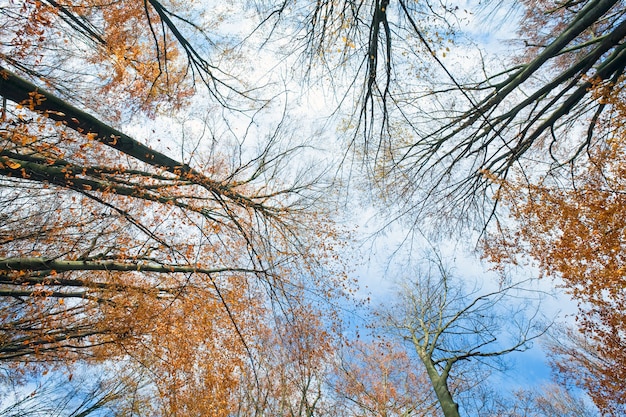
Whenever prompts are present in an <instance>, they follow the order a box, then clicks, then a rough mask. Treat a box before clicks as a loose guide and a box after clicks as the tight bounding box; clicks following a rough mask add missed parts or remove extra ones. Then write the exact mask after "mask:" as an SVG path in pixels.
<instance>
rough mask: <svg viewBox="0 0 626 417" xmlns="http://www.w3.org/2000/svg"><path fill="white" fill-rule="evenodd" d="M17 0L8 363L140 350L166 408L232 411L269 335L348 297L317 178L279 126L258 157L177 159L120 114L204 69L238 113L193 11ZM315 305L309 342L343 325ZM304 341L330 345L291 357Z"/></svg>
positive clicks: (1, 203) (0, 347)
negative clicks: (128, 126)
mask: <svg viewBox="0 0 626 417" xmlns="http://www.w3.org/2000/svg"><path fill="white" fill-rule="evenodd" d="M3 6H4V4H3ZM6 6H7V7H2V9H1V11H0V13H1V14H2V15H3V16H5V17H10V18H11V19H4V20H3V23H2V26H1V27H0V39H2V41H1V48H2V49H1V50H0V58H1V59H2V68H1V69H0V72H1V74H0V95H1V96H2V97H4V100H3V102H4V103H3V112H2V120H1V123H2V124H1V127H0V141H1V142H2V144H1V149H2V150H1V151H0V152H1V154H2V155H1V156H0V184H1V189H0V212H1V215H0V236H1V237H0V364H1V366H2V368H3V369H4V370H5V371H6V372H7V373H8V375H10V377H11V378H19V376H20V375H25V374H26V372H29V371H32V372H42V371H45V370H46V369H47V368H53V367H56V366H61V364H64V365H68V364H69V365H70V366H71V364H72V363H74V362H75V361H78V360H81V361H86V362H87V363H90V362H103V361H106V360H108V359H113V358H115V359H120V360H128V361H131V362H132V363H134V364H135V365H136V366H140V367H142V368H144V369H147V370H149V375H150V376H151V377H152V379H151V384H152V385H151V389H152V392H153V393H154V394H155V395H154V404H153V405H154V409H155V410H156V412H158V413H161V414H163V415H172V414H176V415H215V416H218V415H232V413H234V412H235V410H236V409H237V407H238V403H237V402H236V400H235V398H238V395H239V392H240V390H241V388H242V387H243V386H247V387H251V384H249V381H250V380H252V381H254V382H255V384H254V385H252V387H251V388H250V389H252V388H254V387H256V388H255V389H259V390H260V389H262V387H263V386H262V384H261V382H262V381H261V379H260V377H261V375H260V370H259V369H258V367H259V366H260V365H261V364H262V363H263V361H262V359H263V356H262V355H263V354H262V352H263V347H264V346H265V345H264V343H266V341H265V340H264V337H265V335H267V334H268V333H270V332H272V331H277V332H286V331H287V330H286V329H284V328H281V327H289V326H291V325H292V324H293V323H294V322H295V321H297V320H300V318H299V317H297V316H300V315H302V314H305V313H307V314H308V311H307V310H305V309H303V308H300V307H299V306H300V305H301V304H305V303H306V297H304V296H303V294H311V293H313V294H316V296H317V297H321V298H323V299H327V297H331V298H332V297H335V296H339V295H340V294H341V293H342V291H343V290H344V289H345V287H344V284H345V282H344V278H343V275H342V274H341V272H339V271H335V270H333V266H332V265H333V263H334V261H333V260H332V259H333V258H332V255H331V253H332V246H333V244H335V243H337V242H338V241H340V240H341V237H340V236H339V235H338V234H337V230H336V229H335V228H334V227H333V225H332V222H330V221H329V220H328V219H327V218H326V217H325V216H322V215H321V214H320V213H318V212H317V210H316V207H315V205H314V204H313V202H314V200H313V199H312V198H311V197H313V196H314V195H315V193H314V191H313V189H312V183H313V181H315V178H309V177H308V176H307V175H306V174H303V175H300V174H298V173H297V172H295V170H291V171H290V178H291V180H290V181H287V180H286V178H281V177H280V176H279V175H280V173H281V172H282V171H283V170H287V168H286V167H285V163H286V162H288V161H289V160H290V159H291V158H293V157H294V156H295V155H296V154H297V150H294V149H289V147H288V145H286V144H284V143H277V140H278V138H279V134H280V132H278V131H276V132H269V135H268V138H267V140H265V138H258V140H257V143H258V144H259V147H260V151H259V152H258V154H256V155H252V156H250V157H249V158H245V156H244V154H243V152H242V151H241V150H240V149H235V150H229V149H228V147H227V146H226V145H224V143H223V142H222V143H220V144H219V146H217V145H215V146H213V148H211V147H210V146H206V147H205V150H206V152H205V153H203V152H201V151H198V152H196V153H195V154H194V155H193V158H191V157H190V155H188V154H185V153H184V152H181V153H183V157H184V160H181V161H178V160H176V159H174V158H172V157H171V156H168V155H165V154H163V153H161V152H158V151H155V150H153V149H151V148H150V147H148V146H147V145H146V144H144V143H140V142H139V141H137V140H135V139H134V138H132V137H130V136H129V135H126V134H124V133H123V132H121V131H120V130H118V129H116V128H114V127H113V126H112V125H111V123H110V122H111V121H115V120H120V119H119V118H118V117H116V113H119V114H121V115H122V116H123V117H125V116H126V114H124V112H128V111H143V112H145V113H146V114H148V115H154V114H156V113H158V112H159V111H162V109H163V106H165V105H171V106H173V107H175V106H178V105H180V104H181V103H183V102H184V100H185V99H186V98H188V94H189V92H190V91H191V90H190V89H192V88H193V87H194V81H195V80H197V79H201V80H202V81H203V82H204V83H205V84H206V86H207V87H208V89H209V90H208V91H209V92H210V93H211V95H212V96H213V98H214V99H215V100H217V102H218V103H219V104H220V106H227V105H228V103H226V102H225V101H224V100H225V95H224V94H222V92H220V91H224V90H220V89H221V88H222V87H224V88H225V89H226V90H225V91H231V92H232V91H234V90H233V89H231V88H230V87H229V86H227V85H226V84H225V83H223V82H222V81H220V80H218V78H217V76H216V74H218V73H219V72H220V71H219V69H218V68H216V67H213V66H211V65H210V64H209V62H208V60H207V58H204V56H203V55H202V54H201V53H200V50H199V49H197V48H196V47H195V46H193V44H192V43H191V41H190V40H189V39H190V38H188V37H186V35H185V34H183V32H182V30H183V29H182V28H183V27H184V28H186V29H187V30H188V32H187V34H189V33H192V34H194V36H197V35H199V34H202V33H205V32H202V31H201V29H202V28H201V27H200V26H199V25H195V24H193V23H192V22H191V21H190V20H187V19H186V17H185V14H184V13H183V11H182V10H181V9H180V4H178V3H176V2H174V3H171V4H169V5H168V6H167V7H166V6H165V5H164V4H163V3H159V2H156V1H154V2H152V1H149V2H145V3H136V2H127V1H118V2H113V3H110V2H109V3H102V2H98V1H95V2H92V1H85V2H62V3H61V2H53V1H45V2H39V1H37V2H34V1H33V2H30V1H27V2H23V3H22V4H20V5H17V4H14V3H13V2H8V3H7V5H6ZM175 8H176V9H175ZM174 10H181V11H180V13H176V12H175V11H174ZM174 22H176V24H174ZM203 45H204V44H203ZM80 68H82V69H83V70H84V72H83V71H81V70H79V69H80ZM67 74H73V75H72V76H68V75H67ZM25 77H29V78H30V79H31V80H34V81H35V83H33V82H31V81H29V80H27V79H26V78H25ZM225 77H226V76H225ZM118 92H123V93H120V94H118ZM68 97H71V98H72V99H75V101H73V102H74V103H77V104H81V105H85V106H87V107H88V108H90V109H91V110H92V111H93V113H92V112H86V111H83V110H81V109H78V108H77V106H75V105H73V104H70V102H69V101H68ZM102 114H106V116H104V117H103V116H98V115H102ZM224 142H226V141H225V140H224ZM172 143H175V141H172ZM327 256H329V257H327ZM327 261H328V262H327ZM313 276H315V278H313ZM308 310H309V311H311V312H312V313H316V314H320V316H321V317H322V318H321V319H320V320H319V321H318V322H316V324H315V325H313V324H311V326H309V327H301V328H300V327H296V328H294V329H293V332H294V336H293V337H294V338H303V339H306V338H307V337H309V335H310V333H304V332H322V331H324V328H325V326H326V325H327V324H328V319H329V318H328V316H327V315H326V314H325V312H324V311H323V309H321V308H319V309H317V310H314V309H313V308H312V307H310V306H309V308H308ZM281 315H284V316H286V317H291V316H296V319H297V320H296V319H292V320H282V321H281V320H279V319H278V318H277V317H280V316H281ZM299 331H302V333H299ZM319 342H320V343H323V341H322V340H320V341H319ZM305 348H306V349H315V348H316V347H314V346H306V347H305V346H300V345H293V346H292V350H291V354H292V355H301V354H304V353H302V352H299V351H298V349H305ZM281 365H282V364H281Z"/></svg>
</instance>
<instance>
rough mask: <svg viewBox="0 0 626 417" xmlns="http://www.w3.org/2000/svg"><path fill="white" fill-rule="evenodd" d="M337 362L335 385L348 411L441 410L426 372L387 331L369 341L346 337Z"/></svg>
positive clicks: (389, 416)
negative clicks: (388, 335) (415, 363)
mask: <svg viewBox="0 0 626 417" xmlns="http://www.w3.org/2000/svg"><path fill="white" fill-rule="evenodd" d="M336 366H337V370H336V372H335V377H334V381H335V382H334V384H333V388H334V390H335V392H336V395H337V396H338V397H339V398H338V401H339V403H340V404H341V405H342V408H343V410H345V411H344V413H346V412H349V413H350V414H351V415H355V416H372V417H373V416H381V417H393V416H406V417H409V416H415V417H417V416H423V417H426V416H433V415H435V413H437V412H438V411H437V400H436V399H435V397H434V395H433V393H432V390H431V389H430V388H429V385H428V377H427V375H426V373H425V372H424V371H423V370H422V369H416V368H415V366H414V364H413V362H412V359H411V357H410V355H409V354H407V352H406V351H405V350H404V349H403V348H402V346H399V345H398V344H397V343H396V342H395V341H391V340H386V338H385V337H384V336H383V335H380V334H377V335H376V336H375V339H374V340H371V341H369V342H364V341H360V340H358V339H357V340H354V341H346V343H345V346H344V347H343V349H342V350H341V351H340V357H339V358H338V360H337V365H336ZM342 399H343V400H342Z"/></svg>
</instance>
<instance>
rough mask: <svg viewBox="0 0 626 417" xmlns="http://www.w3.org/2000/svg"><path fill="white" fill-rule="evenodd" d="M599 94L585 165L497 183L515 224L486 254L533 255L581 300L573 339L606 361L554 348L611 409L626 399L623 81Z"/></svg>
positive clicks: (505, 258)
mask: <svg viewBox="0 0 626 417" xmlns="http://www.w3.org/2000/svg"><path fill="white" fill-rule="evenodd" d="M594 94H595V96H596V99H597V100H598V101H600V102H601V103H602V104H603V105H606V106H609V107H610V111H608V112H607V113H608V115H607V116H606V117H603V118H602V119H599V120H598V121H597V123H598V124H599V126H598V130H599V131H600V132H602V133H603V136H601V137H594V141H593V143H591V144H590V146H589V148H588V149H587V153H586V154H587V158H586V160H585V162H584V163H579V164H576V165H573V166H571V167H569V168H568V169H567V170H566V172H565V173H563V174H559V171H554V172H552V173H550V174H548V175H546V176H544V177H542V178H539V179H537V180H536V181H533V182H527V181H524V180H522V179H519V180H511V181H506V182H500V183H499V185H500V191H499V194H498V197H499V198H500V201H502V202H503V203H504V204H505V205H506V207H507V208H508V209H509V211H510V215H511V217H512V218H513V219H514V220H515V223H514V224H513V225H506V226H505V225H504V224H502V225H500V230H499V232H498V233H494V234H493V235H492V236H491V237H490V238H489V239H488V241H487V246H486V253H487V255H488V256H489V257H490V259H491V260H494V261H496V262H498V263H500V264H501V265H504V264H505V263H507V262H512V263H518V262H521V259H522V258H523V256H530V257H531V258H533V259H534V260H536V262H537V265H538V266H539V268H540V269H541V270H542V271H543V273H544V274H546V275H549V276H552V277H558V278H559V282H560V286H561V287H563V288H564V289H565V291H566V292H567V293H569V294H570V295H571V296H572V298H573V299H575V300H577V301H578V304H579V308H580V313H579V315H578V318H577V321H578V325H579V328H580V331H581V332H582V335H579V336H575V337H574V338H581V340H583V341H584V344H585V345H587V346H589V349H591V351H598V352H599V351H601V352H602V360H601V361H599V362H594V361H591V360H586V359H584V358H585V356H586V355H587V354H585V353H582V350H580V349H577V348H572V347H567V348H563V349H562V350H560V351H559V350H558V349H557V351H559V354H558V355H557V356H560V357H561V358H563V359H564V360H563V361H560V362H558V365H557V368H558V369H560V370H561V371H562V372H565V373H567V374H568V375H570V377H572V378H573V379H575V380H577V381H578V383H579V384H580V385H581V386H584V387H585V388H586V389H587V390H588V391H589V392H590V394H591V395H592V397H593V398H594V401H595V402H596V404H597V405H598V407H599V408H600V409H602V410H604V411H606V412H607V413H611V412H612V411H611V410H614V409H615V407H617V406H618V405H619V404H622V403H624V402H625V401H626V391H624V387H623V381H624V379H625V378H626V355H625V354H624V351H625V347H626V339H625V338H624V335H625V334H626V333H625V331H626V328H625V327H624V326H625V323H626V315H625V313H624V312H625V311H626V293H624V287H625V286H626V279H625V275H624V270H625V268H626V264H625V259H624V250H625V247H624V241H625V239H626V230H625V229H624V225H625V224H626V211H625V210H624V207H625V206H626V198H625V195H626V183H624V178H626V168H625V167H626V148H625V147H624V134H625V133H626V130H624V124H623V122H624V120H626V107H624V97H623V94H624V90H623V85H620V86H619V87H616V86H610V88H605V84H598V85H597V86H596V87H595V92H594ZM589 349H587V350H589ZM577 351H580V353H576V352H577ZM573 364H576V366H573ZM618 414H619V412H617V414H615V415H618Z"/></svg>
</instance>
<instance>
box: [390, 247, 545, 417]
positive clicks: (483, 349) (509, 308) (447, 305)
mask: <svg viewBox="0 0 626 417" xmlns="http://www.w3.org/2000/svg"><path fill="white" fill-rule="evenodd" d="M413 273H414V274H415V275H414V276H406V277H404V276H403V277H402V278H401V280H400V284H399V286H398V291H397V300H396V301H395V302H394V303H393V304H390V305H389V306H388V307H386V308H384V309H382V310H381V312H380V313H379V315H380V320H381V323H382V324H381V326H382V328H383V329H385V330H386V331H387V332H389V334H390V335H393V336H394V337H396V338H398V340H401V341H403V342H404V343H405V344H406V345H407V346H408V349H412V350H413V351H414V352H415V354H417V357H418V358H419V361H420V362H421V364H420V366H423V367H424V370H425V371H426V374H427V375H428V379H429V381H430V384H431V386H432V388H433V391H434V392H435V395H436V397H437V400H438V402H439V406H440V407H441V411H442V412H443V415H445V416H446V417H455V416H456V417H458V416H459V415H460V414H459V405H458V403H457V401H456V399H455V398H456V393H455V391H456V390H459V389H463V386H465V387H471V386H473V385H475V384H476V381H481V380H483V379H484V375H480V372H481V371H484V369H481V367H480V364H481V363H483V362H490V363H491V366H493V367H497V366H498V363H500V365H502V364H503V363H502V361H501V359H502V357H503V356H504V355H506V354H508V353H511V352H515V351H523V350H526V349H527V348H528V347H529V345H530V343H531V342H532V340H534V339H536V338H537V337H539V336H541V335H542V334H543V333H544V332H545V329H542V328H541V327H540V326H541V325H540V324H539V323H537V322H535V319H536V318H537V317H536V315H535V317H527V311H526V310H527V309H526V307H527V306H522V305H519V304H518V303H516V302H514V301H513V299H514V298H516V297H519V294H516V291H518V290H523V288H522V287H521V286H520V285H519V284H514V285H508V286H502V287H500V288H497V289H495V290H493V291H491V292H484V293H480V292H479V291H472V292H466V291H465V290H464V289H463V286H462V284H461V283H460V282H459V281H458V280H457V279H455V278H454V277H453V276H452V275H451V273H450V272H449V270H447V269H446V268H445V267H444V265H443V264H442V262H441V260H440V259H439V258H437V257H435V258H434V259H433V260H431V261H429V263H428V265H427V266H426V267H425V268H424V269H422V270H414V272H413ZM526 291H527V290H526ZM505 323H508V325H507V324H505ZM507 332H508V334H507Z"/></svg>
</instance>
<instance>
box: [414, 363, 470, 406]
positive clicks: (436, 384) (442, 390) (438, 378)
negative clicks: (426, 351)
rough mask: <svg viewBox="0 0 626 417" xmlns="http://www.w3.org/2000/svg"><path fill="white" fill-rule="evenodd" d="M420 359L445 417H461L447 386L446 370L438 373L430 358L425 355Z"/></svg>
mask: <svg viewBox="0 0 626 417" xmlns="http://www.w3.org/2000/svg"><path fill="white" fill-rule="evenodd" d="M421 359H422V362H424V365H425V366H426V373H427V374H428V378H429V379H430V382H431V383H432V385H433V388H434V389H435V394H436V395H437V401H439V405H440V406H441V410H442V411H443V415H444V416H445V417H461V415H460V414H459V405H458V404H457V403H456V402H455V401H454V399H453V398H452V393H451V392H450V389H449V388H448V372H447V371H446V370H444V371H443V372H442V374H441V375H439V373H438V372H437V369H436V368H435V364H433V362H432V361H431V359H430V358H428V357H425V358H421Z"/></svg>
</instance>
